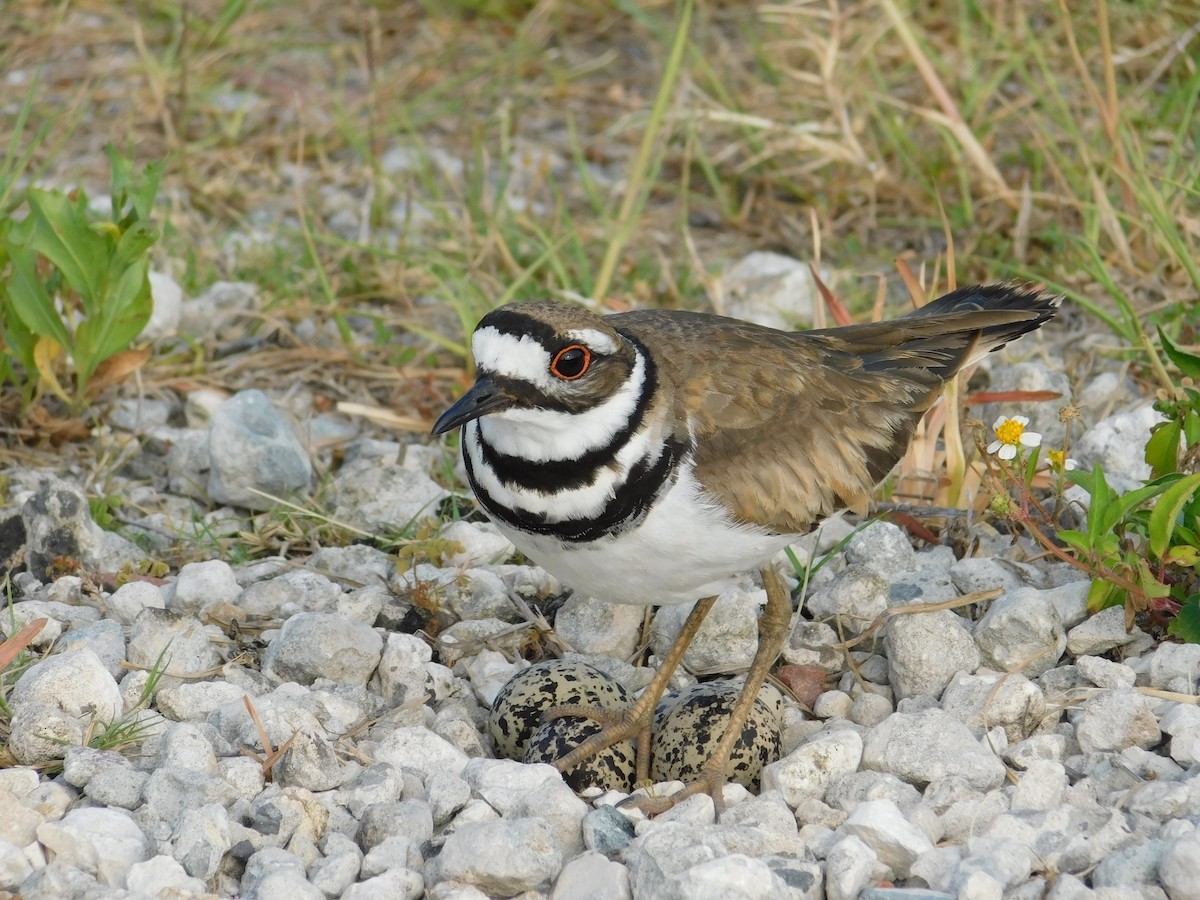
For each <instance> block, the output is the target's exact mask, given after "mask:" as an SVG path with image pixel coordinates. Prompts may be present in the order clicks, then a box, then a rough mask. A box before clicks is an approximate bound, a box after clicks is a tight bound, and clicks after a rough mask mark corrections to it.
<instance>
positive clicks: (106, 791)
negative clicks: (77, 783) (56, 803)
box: [84, 767, 150, 809]
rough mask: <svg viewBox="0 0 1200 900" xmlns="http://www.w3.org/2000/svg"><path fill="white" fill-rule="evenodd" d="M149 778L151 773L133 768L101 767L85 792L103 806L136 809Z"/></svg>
mask: <svg viewBox="0 0 1200 900" xmlns="http://www.w3.org/2000/svg"><path fill="white" fill-rule="evenodd" d="M149 778H150V775H149V773H147V772H138V771H136V770H134V769H132V768H117V767H114V768H110V769H100V770H99V771H98V772H96V773H95V774H94V775H93V776H92V778H91V780H90V781H88V783H87V787H86V788H84V793H85V794H86V795H87V796H88V798H89V799H90V800H92V801H94V802H95V803H98V804H100V805H101V806H114V807H117V808H119V809H136V808H137V807H139V806H141V804H142V791H143V789H144V788H145V786H146V781H147V780H148V779H149Z"/></svg>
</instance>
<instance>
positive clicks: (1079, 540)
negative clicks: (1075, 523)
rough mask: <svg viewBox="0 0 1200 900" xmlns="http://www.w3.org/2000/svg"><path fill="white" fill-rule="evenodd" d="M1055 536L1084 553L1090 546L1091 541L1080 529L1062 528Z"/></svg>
mask: <svg viewBox="0 0 1200 900" xmlns="http://www.w3.org/2000/svg"><path fill="white" fill-rule="evenodd" d="M1055 536H1056V537H1057V538H1058V539H1059V540H1060V541H1062V542H1063V543H1064V544H1067V545H1068V546H1070V547H1074V548H1075V549H1076V550H1078V551H1079V552H1080V553H1086V552H1087V551H1088V550H1090V549H1091V548H1092V542H1091V541H1089V540H1088V536H1087V535H1086V534H1084V533H1083V532H1082V531H1075V530H1074V529H1072V528H1064V529H1063V530H1062V531H1060V532H1058V533H1057V534H1056V535H1055Z"/></svg>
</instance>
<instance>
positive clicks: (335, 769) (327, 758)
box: [275, 728, 359, 791]
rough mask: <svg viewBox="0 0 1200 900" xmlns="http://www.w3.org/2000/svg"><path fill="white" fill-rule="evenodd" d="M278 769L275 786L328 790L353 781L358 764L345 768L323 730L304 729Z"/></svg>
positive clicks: (282, 759)
mask: <svg viewBox="0 0 1200 900" xmlns="http://www.w3.org/2000/svg"><path fill="white" fill-rule="evenodd" d="M291 741H292V742H291V746H289V747H288V749H287V751H286V752H285V753H284V754H283V757H282V758H281V759H280V760H279V762H278V763H277V764H276V767H275V780H276V783H278V784H280V785H284V786H292V787H301V788H305V789H306V790H310V791H329V790H333V789H334V788H336V787H338V786H339V785H341V784H343V783H344V782H346V781H348V780H349V779H351V778H353V777H354V775H355V774H356V773H357V772H358V770H359V766H358V764H357V763H353V762H352V763H349V764H347V765H344V766H343V765H342V763H341V761H340V760H339V759H338V757H337V753H336V752H335V751H334V749H333V745H332V744H331V743H330V742H329V741H328V740H327V739H326V737H325V733H324V730H323V729H322V730H317V729H311V728H310V729H301V730H299V731H297V732H296V733H295V734H294V735H293V736H292V738H291Z"/></svg>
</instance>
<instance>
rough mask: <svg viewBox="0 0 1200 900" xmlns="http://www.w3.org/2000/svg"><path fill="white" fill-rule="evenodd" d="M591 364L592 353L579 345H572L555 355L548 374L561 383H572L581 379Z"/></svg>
mask: <svg viewBox="0 0 1200 900" xmlns="http://www.w3.org/2000/svg"><path fill="white" fill-rule="evenodd" d="M591 364H592V351H591V350H589V349H588V348H587V347H584V346H582V345H581V344H572V345H571V346H570V347H563V348H562V349H561V350H559V351H558V353H557V354H555V357H554V362H552V363H550V372H551V374H553V375H555V376H557V377H559V378H561V379H562V380H563V381H574V380H575V379H576V378H579V377H581V376H582V375H583V373H584V372H586V371H587V370H588V366H590V365H591Z"/></svg>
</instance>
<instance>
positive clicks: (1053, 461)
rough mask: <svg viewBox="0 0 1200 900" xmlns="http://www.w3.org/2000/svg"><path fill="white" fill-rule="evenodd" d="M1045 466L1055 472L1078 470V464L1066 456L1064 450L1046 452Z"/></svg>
mask: <svg viewBox="0 0 1200 900" xmlns="http://www.w3.org/2000/svg"><path fill="white" fill-rule="evenodd" d="M1046 464H1047V465H1048V466H1050V468H1051V469H1053V470H1054V471H1055V472H1074V471H1075V470H1076V469H1078V468H1079V462H1078V461H1077V460H1074V459H1071V458H1070V457H1069V456H1067V453H1066V451H1065V450H1049V451H1047V452H1046Z"/></svg>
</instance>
